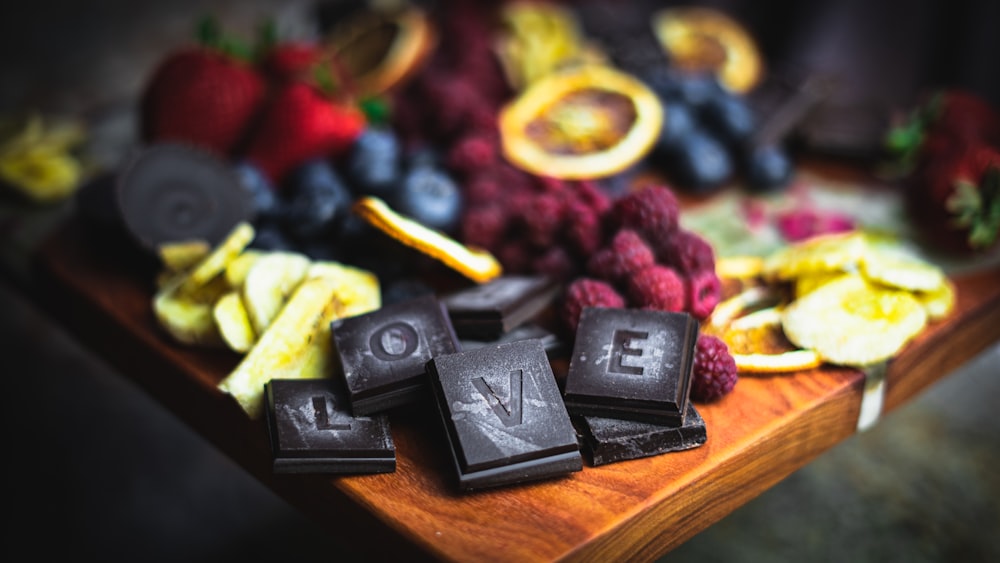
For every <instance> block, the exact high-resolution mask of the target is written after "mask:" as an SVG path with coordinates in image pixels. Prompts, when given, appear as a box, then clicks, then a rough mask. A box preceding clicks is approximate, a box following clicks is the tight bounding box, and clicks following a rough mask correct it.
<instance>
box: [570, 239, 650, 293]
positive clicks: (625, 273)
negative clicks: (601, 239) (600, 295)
mask: <svg viewBox="0 0 1000 563" xmlns="http://www.w3.org/2000/svg"><path fill="white" fill-rule="evenodd" d="M655 262H656V257H655V256H653V251H652V250H650V248H649V246H648V245H647V244H646V241H645V240H643V239H642V237H641V236H639V233H637V232H635V231H633V230H631V229H622V230H620V231H618V233H616V234H615V236H614V238H612V239H611V243H610V244H608V245H607V246H605V247H604V248H602V249H601V250H598V251H597V252H596V253H594V254H593V255H592V256H591V257H590V260H589V261H588V262H587V271H588V272H589V273H590V274H591V275H593V276H596V277H598V278H601V279H603V280H607V281H610V282H612V283H617V282H621V281H624V280H625V279H626V278H628V277H631V276H632V275H634V274H635V273H636V272H638V271H640V270H642V269H644V268H646V267H647V266H650V265H652V264H654V263H655Z"/></svg>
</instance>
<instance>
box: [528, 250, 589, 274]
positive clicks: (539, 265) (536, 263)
mask: <svg viewBox="0 0 1000 563" xmlns="http://www.w3.org/2000/svg"><path fill="white" fill-rule="evenodd" d="M531 269H532V271H534V272H536V273H538V274H542V275H544V276H548V277H550V278H552V279H554V280H558V281H569V280H570V279H572V278H573V277H574V276H576V274H577V273H578V272H577V270H578V269H579V268H578V266H577V263H576V261H575V260H574V259H573V257H572V256H570V254H569V253H568V252H566V249H565V248H563V247H561V246H553V247H552V248H549V249H548V250H547V251H545V252H544V253H543V254H542V255H541V256H538V257H537V258H535V259H534V260H533V261H532V262H531Z"/></svg>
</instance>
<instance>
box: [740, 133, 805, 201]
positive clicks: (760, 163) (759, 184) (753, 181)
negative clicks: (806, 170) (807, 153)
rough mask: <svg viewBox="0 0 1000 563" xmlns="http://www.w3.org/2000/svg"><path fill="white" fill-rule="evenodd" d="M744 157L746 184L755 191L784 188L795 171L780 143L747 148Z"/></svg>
mask: <svg viewBox="0 0 1000 563" xmlns="http://www.w3.org/2000/svg"><path fill="white" fill-rule="evenodd" d="M745 159H746V162H745V166H746V173H745V175H746V182H747V185H748V186H749V187H750V188H751V189H753V190H756V191H770V190H777V189H781V188H784V187H785V186H787V185H788V183H789V182H790V181H791V179H792V175H793V173H794V172H795V167H794V165H793V163H792V159H791V158H790V157H789V155H788V152H787V151H786V150H785V149H784V148H783V147H782V146H780V145H776V144H767V145H763V146H760V147H754V148H752V149H749V150H748V152H747V153H746V156H745Z"/></svg>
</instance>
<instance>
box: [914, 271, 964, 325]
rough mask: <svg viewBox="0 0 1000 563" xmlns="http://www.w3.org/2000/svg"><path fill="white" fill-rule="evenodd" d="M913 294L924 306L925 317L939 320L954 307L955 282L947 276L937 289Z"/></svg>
mask: <svg viewBox="0 0 1000 563" xmlns="http://www.w3.org/2000/svg"><path fill="white" fill-rule="evenodd" d="M913 295H914V296H916V298H917V301H920V304H921V305H923V306H924V310H925V311H927V318H928V320H931V321H939V320H941V319H943V318H945V317H947V316H948V315H949V314H951V311H952V309H954V308H955V284H954V283H953V282H952V281H951V280H948V279H947V278H946V279H945V280H944V283H942V284H941V286H940V287H938V288H937V289H934V290H931V291H917V292H914V294H913Z"/></svg>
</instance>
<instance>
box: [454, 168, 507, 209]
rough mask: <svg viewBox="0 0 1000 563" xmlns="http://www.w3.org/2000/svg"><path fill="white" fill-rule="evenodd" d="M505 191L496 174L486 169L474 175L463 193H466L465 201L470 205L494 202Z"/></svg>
mask: <svg viewBox="0 0 1000 563" xmlns="http://www.w3.org/2000/svg"><path fill="white" fill-rule="evenodd" d="M503 192H504V189H503V186H501V184H500V182H499V181H498V180H497V178H496V176H495V175H494V174H491V173H490V172H489V171H485V172H479V173H477V174H475V175H473V176H472V178H471V179H470V180H469V181H468V182H466V184H465V190H464V193H463V195H465V201H467V202H469V204H470V205H475V204H479V203H482V204H493V203H494V202H495V201H497V199H498V198H499V197H500V194H501V193H503Z"/></svg>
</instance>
